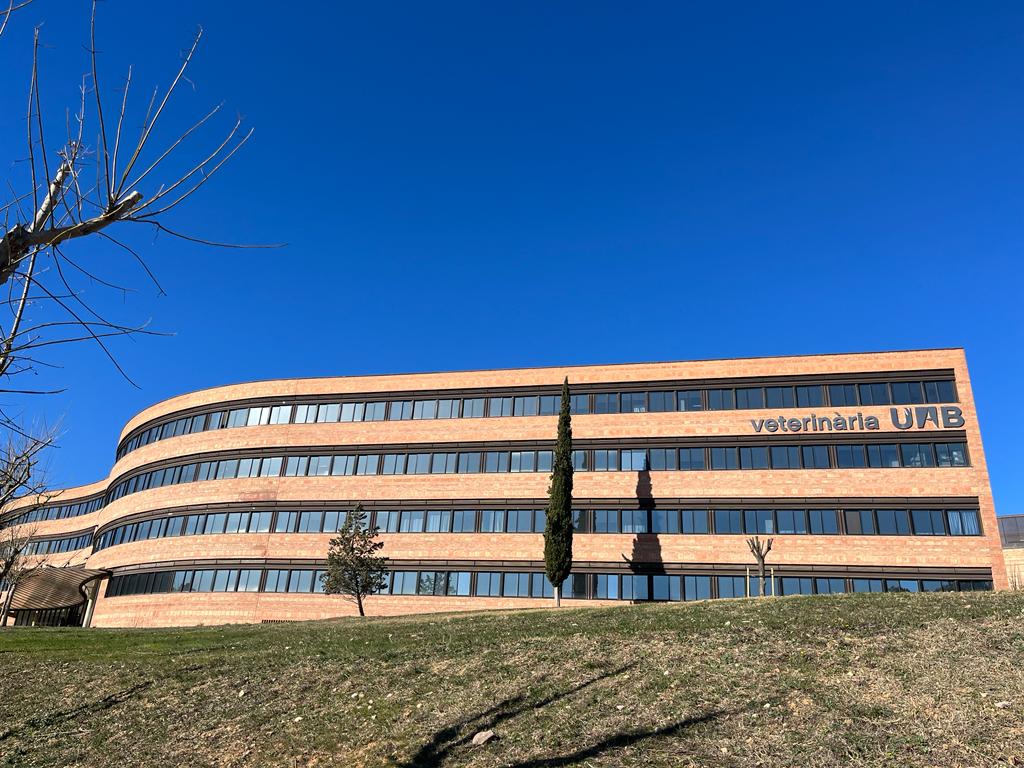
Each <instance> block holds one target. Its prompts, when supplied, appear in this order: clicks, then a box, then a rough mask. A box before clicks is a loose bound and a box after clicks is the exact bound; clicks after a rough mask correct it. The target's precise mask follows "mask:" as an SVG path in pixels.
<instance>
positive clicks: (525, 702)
mask: <svg viewBox="0 0 1024 768" xmlns="http://www.w3.org/2000/svg"><path fill="white" fill-rule="evenodd" d="M634 666H635V664H628V665H626V666H624V667H619V668H617V669H613V670H608V671H606V672H603V673H601V674H600V675H597V676H596V677H592V678H590V679H589V680H585V681H583V682H582V683H578V684H577V685H574V686H572V687H570V688H567V689H565V690H563V691H558V692H556V693H553V694H550V695H548V696H546V697H544V698H542V699H538V700H535V701H534V700H531V699H529V698H527V697H526V696H525V695H523V694H519V695H518V696H511V697H509V698H507V699H505V700H504V701H501V702H499V703H498V704H495V705H494V706H493V707H489V708H488V709H485V710H484V711H482V712H479V713H477V714H475V715H471V716H469V717H466V718H463V719H462V720H460V721H458V722H456V723H453V724H452V725H449V726H446V727H444V728H441V729H440V730H438V731H435V732H434V733H433V735H432V736H431V737H430V740H429V741H428V742H427V743H426V744H424V745H423V746H422V747H420V748H419V749H418V750H416V752H415V754H413V755H412V757H410V758H409V759H408V760H406V761H403V762H399V763H398V765H399V766H401V767H402V768H439V767H440V766H443V765H445V763H446V761H447V760H448V759H449V758H450V757H452V756H453V753H454V752H455V751H456V750H459V749H460V748H462V747H464V746H466V745H467V744H469V743H470V742H471V741H472V739H473V735H474V734H475V733H477V732H478V731H486V730H494V729H495V728H496V727H497V726H498V725H500V724H501V723H503V722H505V721H507V720H510V719H511V718H513V717H516V716H517V715H520V714H523V713H524V712H528V711H530V710H536V709H540V708H541V707H546V706H548V705H549V704H553V703H554V702H556V701H559V700H561V699H564V698H566V697H568V696H572V695H573V694H576V693H579V692H580V691H582V690H584V689H586V688H588V687H590V686H591V685H594V684H595V683H599V682H601V681H602V680H607V679H609V678H612V677H616V676H618V675H621V674H622V673H623V672H626V671H627V670H629V669H631V668H632V667H634ZM726 714H732V713H729V712H725V711H717V710H716V711H712V712H707V713H704V714H702V715H698V716H696V717H691V718H687V719H685V720H680V721H678V722H675V723H672V724H671V725H667V726H664V727H662V728H655V729H648V730H638V731H627V732H624V733H617V734H615V735H613V736H609V737H608V738H607V739H602V740H601V741H599V742H597V743H596V744H593V745H591V746H589V747H586V748H584V749H580V750H578V751H576V752H573V753H571V754H568V755H560V756H555V757H548V758H539V759H535V760H528V761H526V762H521V763H516V764H514V765H513V766H512V767H511V768H558V766H564V765H571V764H573V763H576V762H579V761H580V760H586V759H588V758H592V757H595V756H597V755H599V754H601V753H603V752H606V751H608V750H611V749H621V748H622V747H627V746H629V745H631V744H635V743H637V742H639V741H642V740H644V739H648V738H657V737H661V736H675V735H678V734H680V733H682V732H683V731H685V730H686V729H687V728H691V727H693V726H696V725H700V724H702V723H707V722H711V721H713V720H715V719H717V718H719V717H721V716H722V715H726ZM460 733H464V735H462V736H460V735H459V734H460Z"/></svg>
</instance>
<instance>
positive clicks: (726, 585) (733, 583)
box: [718, 576, 747, 598]
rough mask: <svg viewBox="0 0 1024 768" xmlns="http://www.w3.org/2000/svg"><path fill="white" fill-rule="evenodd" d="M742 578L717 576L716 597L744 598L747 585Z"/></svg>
mask: <svg viewBox="0 0 1024 768" xmlns="http://www.w3.org/2000/svg"><path fill="white" fill-rule="evenodd" d="M745 581H746V580H745V579H744V578H743V577H742V576H719V577H718V596H719V597H726V598H728V597H746V596H747V585H746V584H745V583H744V582H745Z"/></svg>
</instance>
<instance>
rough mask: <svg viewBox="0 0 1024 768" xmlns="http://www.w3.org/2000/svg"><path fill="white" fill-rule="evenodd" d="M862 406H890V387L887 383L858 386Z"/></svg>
mask: <svg viewBox="0 0 1024 768" xmlns="http://www.w3.org/2000/svg"><path fill="white" fill-rule="evenodd" d="M857 391H858V392H859V393H860V404H861V405H889V404H890V402H889V385H888V384H885V383H877V384H858V385H857Z"/></svg>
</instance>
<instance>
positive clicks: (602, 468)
mask: <svg viewBox="0 0 1024 768" xmlns="http://www.w3.org/2000/svg"><path fill="white" fill-rule="evenodd" d="M618 469H619V452H618V451H608V450H595V451H594V471H595V472H616V471H618Z"/></svg>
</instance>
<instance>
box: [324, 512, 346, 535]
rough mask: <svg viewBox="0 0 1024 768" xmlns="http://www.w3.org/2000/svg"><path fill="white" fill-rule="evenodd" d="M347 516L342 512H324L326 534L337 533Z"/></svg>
mask: <svg viewBox="0 0 1024 768" xmlns="http://www.w3.org/2000/svg"><path fill="white" fill-rule="evenodd" d="M346 517H347V513H346V514H342V513H340V512H324V526H323V529H322V530H323V532H324V533H337V532H338V531H339V530H340V529H341V526H342V524H343V523H344V522H345V518H346Z"/></svg>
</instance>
